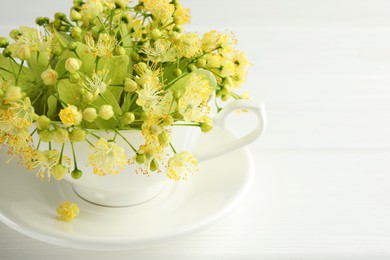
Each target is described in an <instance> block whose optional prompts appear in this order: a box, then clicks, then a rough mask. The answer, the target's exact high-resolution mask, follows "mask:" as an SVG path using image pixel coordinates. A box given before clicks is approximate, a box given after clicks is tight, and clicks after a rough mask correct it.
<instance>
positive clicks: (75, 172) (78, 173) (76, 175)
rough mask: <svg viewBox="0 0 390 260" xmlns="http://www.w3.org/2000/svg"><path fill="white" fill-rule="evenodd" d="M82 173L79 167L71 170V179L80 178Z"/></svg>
mask: <svg viewBox="0 0 390 260" xmlns="http://www.w3.org/2000/svg"><path fill="white" fill-rule="evenodd" d="M82 175H83V172H82V171H80V170H79V169H75V170H73V171H72V172H71V176H72V178H73V179H76V180H77V179H80V178H81V176H82Z"/></svg>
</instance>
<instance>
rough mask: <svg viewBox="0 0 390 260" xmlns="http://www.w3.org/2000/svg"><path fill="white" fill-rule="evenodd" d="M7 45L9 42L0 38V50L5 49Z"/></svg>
mask: <svg viewBox="0 0 390 260" xmlns="http://www.w3.org/2000/svg"><path fill="white" fill-rule="evenodd" d="M8 44H9V40H8V39H7V38H5V37H0V48H5V47H7V46H8Z"/></svg>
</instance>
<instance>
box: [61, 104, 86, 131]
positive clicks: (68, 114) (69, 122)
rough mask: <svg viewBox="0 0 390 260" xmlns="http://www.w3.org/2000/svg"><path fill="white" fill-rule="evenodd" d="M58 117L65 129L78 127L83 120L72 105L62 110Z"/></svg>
mask: <svg viewBox="0 0 390 260" xmlns="http://www.w3.org/2000/svg"><path fill="white" fill-rule="evenodd" d="M59 116H60V119H61V122H62V123H63V124H64V125H65V126H67V127H70V126H75V125H79V124H80V123H81V120H82V119H83V116H82V114H81V112H80V111H78V110H77V107H76V106H73V105H69V106H68V107H66V108H64V109H61V111H60V113H59Z"/></svg>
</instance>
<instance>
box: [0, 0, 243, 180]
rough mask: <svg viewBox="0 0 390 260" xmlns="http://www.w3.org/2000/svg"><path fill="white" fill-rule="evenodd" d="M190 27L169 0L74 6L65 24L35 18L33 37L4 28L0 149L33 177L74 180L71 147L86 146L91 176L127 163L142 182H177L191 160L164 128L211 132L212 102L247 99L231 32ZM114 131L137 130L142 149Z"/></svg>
mask: <svg viewBox="0 0 390 260" xmlns="http://www.w3.org/2000/svg"><path fill="white" fill-rule="evenodd" d="M190 19H191V15H190V11H189V9H188V8H185V7H183V6H182V5H181V4H180V3H179V1H178V0H174V1H171V0H138V1H134V2H132V1H128V0H86V1H79V0H75V1H73V6H72V8H71V11H70V14H69V16H67V15H66V14H64V13H60V12H59V13H56V14H55V15H54V19H49V18H48V17H38V18H37V19H36V23H37V25H38V26H39V28H38V29H36V28H29V27H20V28H19V29H15V30H12V31H11V32H10V37H11V38H12V40H13V42H12V43H10V41H9V40H8V38H5V37H0V48H3V51H2V53H1V54H0V144H1V145H2V146H6V147H7V148H8V151H9V153H10V154H11V156H12V157H15V156H18V157H19V158H20V159H21V163H22V164H24V165H25V166H26V167H27V168H28V169H30V170H36V171H37V176H39V177H41V178H42V179H44V178H47V179H48V178H50V177H53V178H55V179H56V180H60V179H62V178H64V177H65V176H66V174H68V173H69V172H71V175H72V177H74V178H79V177H81V175H82V174H81V173H82V172H81V170H80V169H79V168H78V167H79V166H78V165H77V162H76V160H77V152H78V151H75V149H74V146H73V144H74V143H76V142H88V144H89V145H90V147H91V149H90V151H89V160H88V163H87V165H88V166H91V167H92V168H93V172H94V173H95V174H97V175H107V174H118V173H119V171H120V170H121V169H123V167H124V166H125V165H126V164H127V163H128V162H134V163H137V164H138V165H139V167H140V170H139V172H142V173H145V174H148V173H150V172H155V171H156V172H159V171H162V170H163V169H164V167H166V173H167V176H168V177H169V178H171V179H173V180H179V179H184V178H186V176H189V175H190V174H192V173H193V172H195V171H196V169H197V167H196V163H197V162H196V159H195V158H194V157H193V156H192V155H190V154H189V153H188V152H185V151H178V152H176V150H175V148H174V146H173V145H172V141H174V140H172V138H173V137H172V135H171V133H172V129H173V128H174V127H182V126H179V125H183V121H185V123H184V125H187V126H193V127H199V128H200V129H201V130H202V131H203V132H208V131H210V130H211V129H212V127H213V121H212V119H211V115H210V111H211V104H215V105H216V106H217V110H218V111H220V110H221V109H222V108H221V106H220V104H221V103H220V102H221V101H226V100H228V99H231V98H233V99H241V98H247V95H246V94H238V90H239V86H240V85H241V83H242V82H243V81H244V80H245V77H246V73H247V68H248V66H249V62H248V60H247V59H246V57H245V54H244V53H243V52H242V51H239V50H238V49H237V40H236V38H235V36H234V35H233V34H232V33H221V32H217V31H210V32H207V33H205V34H204V35H203V36H200V35H198V34H197V33H194V32H187V31H185V30H184V28H183V25H185V24H187V23H189V22H190ZM121 130H138V131H140V132H141V133H142V135H143V137H144V143H142V144H140V145H139V146H138V147H137V146H134V145H133V144H132V142H133V141H132V140H127V139H126V138H125V137H123V136H122V135H121V134H120V133H121ZM99 131H107V132H113V133H115V137H114V138H113V139H111V140H106V139H104V138H101V136H99ZM33 136H34V137H36V139H37V142H35V145H33V141H32V140H33V138H32V137H33ZM116 138H121V139H124V141H125V143H127V144H128V145H129V146H128V148H130V149H131V150H132V151H133V153H127V152H126V153H125V147H119V146H118V144H117V142H116V141H117V139H116ZM53 143H57V145H59V146H60V147H61V149H58V148H57V149H53V146H52V144H53ZM65 146H68V147H71V148H72V150H71V151H72V154H65V153H66V152H64V151H65V150H67V149H64V147H65ZM71 158H72V159H73V170H72V169H71V166H70V165H71ZM83 166H84V165H83ZM71 170H72V171H71Z"/></svg>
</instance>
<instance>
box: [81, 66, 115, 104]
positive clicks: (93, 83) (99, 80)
mask: <svg viewBox="0 0 390 260" xmlns="http://www.w3.org/2000/svg"><path fill="white" fill-rule="evenodd" d="M108 73H109V71H108V70H100V71H98V72H93V73H92V78H89V77H86V79H85V80H86V81H87V83H85V82H82V83H81V86H82V87H83V88H84V89H85V90H87V91H88V92H90V93H91V94H92V96H93V99H96V97H97V96H98V95H99V94H103V93H104V92H106V90H107V83H106V79H107V75H108ZM108 84H109V83H108Z"/></svg>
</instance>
